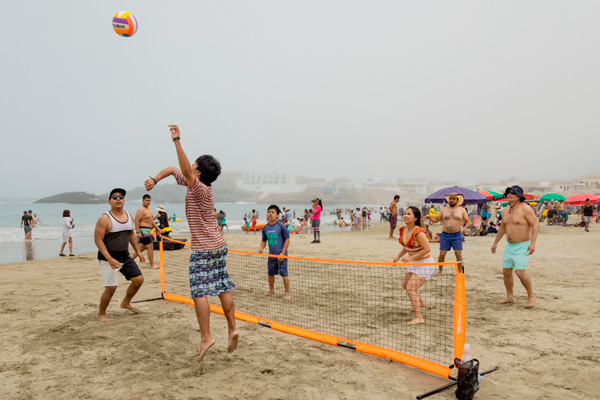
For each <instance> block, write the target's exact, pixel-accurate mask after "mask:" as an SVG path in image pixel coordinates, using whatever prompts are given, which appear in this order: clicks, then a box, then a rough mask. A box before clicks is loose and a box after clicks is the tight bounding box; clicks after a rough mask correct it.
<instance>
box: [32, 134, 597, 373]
mask: <svg viewBox="0 0 600 400" xmlns="http://www.w3.org/2000/svg"><path fill="white" fill-rule="evenodd" d="M169 128H170V134H171V139H172V141H173V144H174V146H175V152H176V155H177V158H178V162H179V168H177V167H166V168H164V169H163V170H161V171H160V172H159V173H158V174H156V175H155V176H153V177H152V176H151V177H150V178H149V179H146V180H145V182H144V186H145V188H146V190H147V191H151V190H152V189H153V188H154V187H155V186H156V185H157V184H158V182H160V181H161V180H163V179H165V178H168V177H170V176H172V177H173V178H174V179H175V181H176V183H177V184H178V185H181V186H185V187H186V188H187V193H186V197H185V206H186V217H187V221H188V225H189V229H190V233H191V255H190V259H189V283H190V294H191V297H192V299H193V301H194V306H195V309H196V317H197V320H198V324H199V327H200V335H201V339H200V341H201V346H200V354H199V357H198V362H201V361H202V360H203V358H204V356H205V355H206V353H207V351H208V350H209V349H210V348H211V347H212V346H213V345H214V344H215V339H214V338H213V336H212V334H211V331H210V306H209V303H208V299H207V298H208V297H209V296H218V297H219V299H220V301H221V305H222V308H223V312H224V315H225V318H226V321H227V325H228V341H227V350H228V351H229V352H232V351H235V350H236V348H237V343H238V340H239V332H238V331H237V329H236V323H235V317H234V312H235V305H234V300H233V297H232V295H231V291H232V290H233V289H235V284H234V282H233V281H232V280H231V278H230V277H229V274H228V272H227V266H226V256H227V251H228V250H227V242H226V241H225V238H224V236H223V233H224V232H223V231H224V229H225V230H227V231H229V227H228V226H227V214H226V212H224V211H223V210H219V211H217V210H216V208H214V200H213V196H212V187H211V184H212V183H213V182H214V181H215V180H216V179H217V178H218V176H219V175H220V173H221V167H220V164H219V162H218V161H217V160H216V159H215V158H214V157H212V156H210V155H203V156H200V157H198V158H197V159H196V160H195V162H194V163H190V162H189V160H188V158H187V155H186V153H185V152H184V150H183V147H182V145H181V136H180V135H181V133H180V130H179V128H178V127H177V126H176V125H170V126H169ZM125 196H126V191H125V190H124V189H122V188H114V189H112V190H111V191H110V194H109V196H108V204H109V206H110V210H108V211H107V212H105V213H104V214H102V215H101V216H100V218H99V219H98V221H97V223H96V227H95V231H94V241H95V243H96V246H97V247H98V255H97V257H98V262H99V269H100V276H101V278H102V281H103V286H104V291H103V293H102V295H101V299H100V305H99V310H98V317H97V318H98V320H99V321H101V322H111V319H110V318H109V317H108V316H107V314H106V311H107V308H108V306H109V304H110V301H111V299H112V297H113V295H114V293H115V291H116V289H117V286H118V274H119V273H120V274H122V275H123V276H124V277H125V279H127V280H128V281H130V282H131V283H130V285H129V286H128V288H127V290H126V293H125V296H124V298H123V300H122V301H121V304H120V307H121V308H124V309H127V310H129V311H130V312H132V313H137V312H138V310H137V308H135V307H133V306H132V304H131V302H132V299H133V298H134V296H135V295H136V293H137V292H138V291H139V289H140V287H141V286H142V285H143V282H144V277H143V274H142V272H141V270H140V269H139V267H138V265H137V263H136V261H135V259H136V258H139V260H140V262H145V256H144V254H143V252H144V251H147V254H148V259H149V261H150V268H155V269H157V268H159V267H158V266H157V265H156V264H155V262H154V252H153V250H154V246H153V242H154V241H155V240H156V238H158V237H159V236H160V235H168V232H169V231H170V229H171V228H170V227H169V218H168V216H167V213H166V212H165V210H164V207H163V206H158V207H157V208H156V211H157V214H155V213H154V212H153V211H152V209H151V208H150V205H151V197H150V195H149V194H146V195H144V196H143V198H142V205H141V207H139V209H138V210H137V212H136V214H135V217H134V216H132V215H131V214H129V213H128V212H127V211H125V209H124V206H125ZM504 198H505V199H506V204H505V205H504V207H501V206H500V205H489V204H487V203H486V204H482V205H478V206H476V207H475V206H474V207H472V208H471V209H470V210H469V208H467V206H466V205H465V198H464V196H463V195H462V194H460V193H456V192H455V193H451V194H449V195H447V196H446V198H445V200H446V203H447V205H446V206H444V207H442V208H436V207H435V206H433V205H428V204H425V205H423V206H422V207H416V206H414V205H409V206H407V207H402V206H399V202H400V196H399V195H395V196H394V198H393V200H392V201H391V203H390V204H389V206H387V207H380V208H379V211H378V212H379V215H380V219H379V221H380V222H387V223H389V227H390V230H389V236H388V237H389V238H390V239H398V241H399V243H400V246H401V250H400V252H399V253H398V255H397V256H396V257H395V258H394V259H393V262H394V263H399V262H402V263H406V264H407V267H408V268H407V270H406V273H405V275H404V278H403V281H402V287H403V289H404V290H405V291H406V294H407V296H408V298H409V300H410V303H411V305H412V308H411V311H412V312H414V318H413V319H412V320H411V321H409V322H408V324H409V325H416V324H423V323H425V318H424V316H423V312H422V309H423V307H426V304H425V302H424V301H423V299H422V298H421V296H420V294H419V289H420V288H421V287H422V286H423V285H424V284H426V282H427V281H429V280H430V279H432V278H433V277H435V276H436V275H441V274H443V266H442V265H439V264H441V263H444V262H445V260H446V256H447V253H448V252H449V251H451V250H452V251H453V253H454V257H455V259H456V263H457V270H456V272H458V273H464V272H465V266H464V258H463V241H464V236H465V235H468V234H469V235H479V236H481V235H489V234H495V235H496V236H495V239H494V242H493V244H492V246H491V253H492V254H495V253H496V251H497V246H498V243H499V242H500V240H501V239H502V238H503V237H504V235H505V234H506V236H507V243H506V246H505V248H504V254H503V259H502V267H503V280H504V285H505V289H506V296H505V297H504V298H503V299H501V300H499V303H501V304H510V303H514V302H515V298H514V294H513V287H514V281H513V273H514V274H516V275H517V277H518V279H519V280H520V282H521V284H522V285H523V286H524V288H525V289H526V291H527V303H526V305H525V307H527V308H531V307H534V305H535V301H536V298H535V295H534V292H533V285H532V282H531V278H529V276H528V275H527V273H526V266H527V262H528V259H529V257H530V256H531V255H532V254H533V253H534V252H535V245H536V240H537V235H538V229H539V228H538V220H539V221H540V222H541V221H543V220H544V218H546V219H548V224H550V223H551V221H552V224H554V221H555V220H557V219H559V220H558V221H559V223H561V224H562V225H563V226H567V225H568V223H567V221H568V220H569V214H570V212H579V213H580V214H581V217H582V224H583V225H582V226H583V227H585V230H586V231H589V228H590V223H591V222H592V220H594V219H595V221H596V222H598V215H597V214H598V213H597V211H598V205H596V206H594V205H592V204H591V203H590V201H589V199H588V200H587V201H586V204H584V205H583V206H582V207H581V208H580V209H578V210H574V209H569V207H565V205H564V204H563V203H562V202H560V201H559V202H558V203H557V204H555V203H554V202H550V203H547V202H544V203H540V204H539V205H537V207H536V205H534V204H532V203H527V202H525V196H524V193H523V189H522V188H521V187H519V186H517V185H514V186H511V187H508V188H506V191H505V192H504ZM311 203H312V207H310V208H307V209H305V210H304V212H303V215H301V216H296V212H295V210H294V211H291V210H290V209H289V208H286V207H281V208H280V207H278V206H277V205H271V206H269V207H268V208H267V218H266V220H267V222H266V223H265V224H261V226H260V230H262V232H261V241H260V244H259V248H258V252H259V253H262V252H263V251H264V250H265V248H266V247H267V246H268V248H269V257H268V258H267V261H266V265H267V276H268V279H267V282H268V288H269V289H268V291H267V292H266V293H265V296H272V295H274V294H275V276H277V275H279V276H281V277H282V282H283V287H284V296H283V300H284V301H290V300H291V298H292V297H291V291H290V278H289V274H288V265H287V255H288V249H289V245H290V234H294V233H301V232H308V229H309V227H310V230H311V232H312V234H313V241H312V242H311V243H314V244H319V243H321V235H320V225H321V215H322V213H323V212H324V209H323V201H322V200H321V199H320V198H314V199H313V200H312V201H311ZM374 211H375V210H374V209H373V208H370V207H367V206H363V207H356V208H354V209H336V210H335V211H332V213H335V214H336V217H337V220H336V222H335V224H336V225H337V226H339V227H341V228H343V227H346V226H352V227H353V228H358V229H364V228H366V227H368V226H369V224H370V223H371V219H372V215H373V213H374ZM344 216H347V217H348V220H349V222H347V221H346V220H344ZM398 217H400V218H402V219H403V222H404V225H403V226H401V227H400V228H399V229H398V237H396V236H394V234H395V231H396V228H397V227H398ZM258 218H259V212H258V211H257V210H252V212H251V213H247V214H246V215H244V221H245V222H244V227H245V228H246V229H245V230H246V233H248V231H250V230H253V231H254V233H255V234H256V232H257V231H258V230H259V226H258V224H257V221H258ZM174 219H175V217H174V218H173V219H171V220H174ZM157 222H158V223H157ZM438 223H441V224H442V231H441V233H440V234H439V235H436V237H433V234H432V232H431V229H430V224H432V225H433V224H438ZM36 224H41V221H40V220H39V218H37V215H35V214H33V213H32V211H31V210H29V211H28V212H27V211H26V212H24V215H23V217H22V220H21V227H22V228H23V229H24V232H25V240H28V241H30V240H31V232H32V229H34V227H35V225H36ZM73 227H74V224H73V219H72V218H71V214H70V211H69V210H64V212H63V223H62V229H63V244H62V247H61V251H60V255H61V256H66V255H65V254H64V253H63V251H64V248H65V246H66V244H67V243H69V250H70V254H69V256H72V255H73V248H72V246H73V243H72V236H71V230H72V229H73ZM431 243H439V254H438V258H437V263H436V262H435V261H434V259H433V257H432V255H431ZM130 246H131V247H132V248H133V250H134V254H133V257H131V255H130V252H129V247H130ZM436 266H438V268H437V274H436Z"/></svg>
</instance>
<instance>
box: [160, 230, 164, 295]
mask: <svg viewBox="0 0 600 400" xmlns="http://www.w3.org/2000/svg"><path fill="white" fill-rule="evenodd" d="M163 240H164V236H162V235H161V236H160V243H159V254H160V293H161V296H163V297H164V293H165V257H164V250H163Z"/></svg>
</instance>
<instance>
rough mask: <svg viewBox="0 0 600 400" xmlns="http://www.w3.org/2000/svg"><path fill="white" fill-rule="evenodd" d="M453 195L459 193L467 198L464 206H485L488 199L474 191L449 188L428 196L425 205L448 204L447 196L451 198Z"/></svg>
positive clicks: (456, 187) (457, 187)
mask: <svg viewBox="0 0 600 400" xmlns="http://www.w3.org/2000/svg"><path fill="white" fill-rule="evenodd" d="M452 193H458V194H462V195H463V196H465V202H464V204H485V203H486V201H487V198H486V197H485V196H484V195H482V194H479V193H477V192H474V191H472V190H469V189H465V188H463V187H460V186H449V187H447V188H443V189H440V190H438V191H437V192H435V193H433V194H430V195H429V196H427V197H426V198H425V203H446V196H449V195H451V194H452Z"/></svg>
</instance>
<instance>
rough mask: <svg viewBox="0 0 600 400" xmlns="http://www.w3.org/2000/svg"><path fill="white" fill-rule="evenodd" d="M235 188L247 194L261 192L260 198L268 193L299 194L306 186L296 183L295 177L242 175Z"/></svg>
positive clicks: (276, 174) (285, 175)
mask: <svg viewBox="0 0 600 400" xmlns="http://www.w3.org/2000/svg"><path fill="white" fill-rule="evenodd" d="M235 186H236V187H237V188H238V189H240V190H244V191H247V192H262V193H263V194H262V195H261V197H264V196H266V195H267V194H269V193H300V192H303V191H304V190H305V189H306V187H307V185H304V184H298V183H296V177H295V176H294V175H289V174H278V173H276V172H274V173H272V174H251V173H244V174H243V175H242V179H238V180H236V181H235Z"/></svg>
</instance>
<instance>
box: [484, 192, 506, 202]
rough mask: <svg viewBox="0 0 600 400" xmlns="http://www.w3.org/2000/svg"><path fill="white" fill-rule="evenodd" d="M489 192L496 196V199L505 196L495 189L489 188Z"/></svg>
mask: <svg viewBox="0 0 600 400" xmlns="http://www.w3.org/2000/svg"><path fill="white" fill-rule="evenodd" d="M488 193H491V194H492V196H494V200H497V199H501V198H502V197H504V194H503V193H500V192H496V191H493V190H488Z"/></svg>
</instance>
